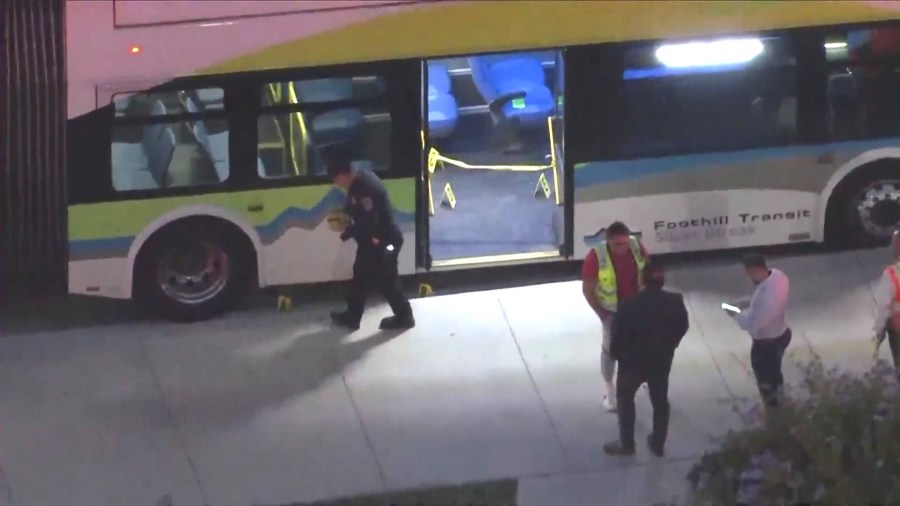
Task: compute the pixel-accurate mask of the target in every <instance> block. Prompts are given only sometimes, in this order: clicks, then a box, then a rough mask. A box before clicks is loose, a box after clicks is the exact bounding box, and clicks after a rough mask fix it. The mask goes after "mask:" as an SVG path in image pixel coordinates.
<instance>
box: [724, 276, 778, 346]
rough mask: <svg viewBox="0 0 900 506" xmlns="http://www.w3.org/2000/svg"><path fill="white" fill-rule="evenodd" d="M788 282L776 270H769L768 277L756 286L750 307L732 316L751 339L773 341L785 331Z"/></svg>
mask: <svg viewBox="0 0 900 506" xmlns="http://www.w3.org/2000/svg"><path fill="white" fill-rule="evenodd" d="M789 291H790V281H788V277H787V276H786V275H785V274H784V273H783V272H781V271H780V270H778V269H770V270H769V277H768V278H766V279H765V280H764V281H763V282H762V283H760V284H759V285H757V286H756V290H755V291H754V292H753V297H752V298H751V299H750V307H749V308H747V309H746V310H745V311H742V312H740V313H738V314H736V315H734V319H735V320H736V321H737V322H738V325H740V326H741V328H742V329H744V330H746V331H747V332H748V333H749V334H750V337H752V338H753V339H774V338H776V337H779V336H781V335H782V334H784V332H785V331H786V330H787V328H788V327H787V323H786V322H785V315H786V313H787V305H788V292H789Z"/></svg>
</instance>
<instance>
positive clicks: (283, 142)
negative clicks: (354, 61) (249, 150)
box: [257, 76, 391, 179]
mask: <svg viewBox="0 0 900 506" xmlns="http://www.w3.org/2000/svg"><path fill="white" fill-rule="evenodd" d="M260 91H261V95H260V98H261V103H260V114H259V116H258V118H257V133H258V135H257V139H258V145H257V157H258V169H259V176H260V177H262V178H263V179H280V178H287V177H312V176H322V175H324V174H325V167H324V164H323V161H322V157H321V154H320V151H321V149H322V148H323V147H325V146H331V145H335V144H340V145H344V146H346V147H347V148H348V149H349V150H350V152H351V154H352V157H353V160H354V161H353V163H354V165H355V166H356V167H357V168H360V169H365V170H371V171H375V172H382V171H386V170H389V169H390V167H391V153H390V147H391V115H390V108H389V103H388V101H387V95H386V89H385V85H384V79H383V78H382V77H380V76H354V77H333V78H318V79H300V80H295V81H286V82H277V83H268V84H265V85H263V87H262V89H261V90H260Z"/></svg>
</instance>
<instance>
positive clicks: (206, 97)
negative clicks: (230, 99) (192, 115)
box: [196, 88, 225, 109]
mask: <svg viewBox="0 0 900 506" xmlns="http://www.w3.org/2000/svg"><path fill="white" fill-rule="evenodd" d="M196 93H197V99H198V100H199V101H200V103H201V104H202V105H203V108H204V109H222V108H223V107H225V92H224V91H222V89H221V88H204V89H200V90H197V91H196Z"/></svg>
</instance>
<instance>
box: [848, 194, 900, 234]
mask: <svg viewBox="0 0 900 506" xmlns="http://www.w3.org/2000/svg"><path fill="white" fill-rule="evenodd" d="M856 210H857V212H858V213H859V219H860V222H861V223H862V226H863V228H864V229H865V230H866V232H868V233H869V234H871V235H873V236H875V237H881V238H886V237H890V236H891V233H893V231H894V230H896V229H897V228H898V227H900V181H897V180H883V181H878V182H875V183H872V184H871V185H869V186H868V187H866V188H865V189H864V190H863V191H862V192H861V193H860V194H859V196H858V197H857V199H856Z"/></svg>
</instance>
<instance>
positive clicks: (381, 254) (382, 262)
mask: <svg viewBox="0 0 900 506" xmlns="http://www.w3.org/2000/svg"><path fill="white" fill-rule="evenodd" d="M393 246H394V250H393V251H387V250H385V249H384V248H374V247H363V246H360V247H359V248H357V250H356V260H355V261H354V262H353V279H351V280H350V290H349V291H348V293H347V312H348V313H349V315H350V316H351V317H352V318H354V319H355V320H357V321H358V320H360V319H362V314H363V311H364V310H365V306H366V299H367V298H368V295H369V292H370V291H372V290H375V291H376V292H378V293H380V294H381V295H382V296H384V298H385V299H387V301H388V304H390V305H391V310H393V311H394V314H395V315H397V316H407V315H410V314H411V313H412V308H411V307H410V305H409V299H407V298H406V295H404V294H403V291H402V290H400V282H399V280H398V279H397V275H398V272H397V270H398V268H397V256H398V255H399V254H400V248H401V247H403V241H402V239H401V240H399V241H395V242H394V243H393Z"/></svg>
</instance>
